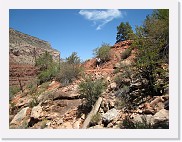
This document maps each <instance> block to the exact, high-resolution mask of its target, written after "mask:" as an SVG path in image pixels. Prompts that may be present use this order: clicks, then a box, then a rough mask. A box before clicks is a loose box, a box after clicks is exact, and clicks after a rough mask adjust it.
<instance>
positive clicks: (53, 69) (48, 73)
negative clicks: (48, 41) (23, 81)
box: [36, 51, 59, 84]
mask: <svg viewBox="0 0 182 142" xmlns="http://www.w3.org/2000/svg"><path fill="white" fill-rule="evenodd" d="M36 67H38V68H39V70H40V72H39V74H38V79H39V80H40V84H42V83H44V82H46V81H49V80H51V79H52V78H53V77H55V76H56V75H57V73H58V71H59V65H58V63H56V62H54V61H53V58H52V56H51V55H50V54H49V53H48V52H47V51H46V52H45V53H44V54H43V55H42V56H40V57H39V58H38V59H37V60H36Z"/></svg>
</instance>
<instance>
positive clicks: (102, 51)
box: [93, 43, 111, 62]
mask: <svg viewBox="0 0 182 142" xmlns="http://www.w3.org/2000/svg"><path fill="white" fill-rule="evenodd" d="M110 49H111V46H110V45H109V44H107V43H103V44H102V45H101V47H98V48H96V49H94V51H93V52H94V55H95V56H96V57H99V58H100V59H101V61H102V62H107V61H109V60H110V58H111V53H110Z"/></svg>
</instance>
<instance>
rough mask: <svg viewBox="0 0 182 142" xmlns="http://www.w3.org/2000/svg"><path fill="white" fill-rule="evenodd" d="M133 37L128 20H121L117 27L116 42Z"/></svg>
mask: <svg viewBox="0 0 182 142" xmlns="http://www.w3.org/2000/svg"><path fill="white" fill-rule="evenodd" d="M133 37H134V33H133V30H132V27H131V25H130V24H129V23H128V22H126V23H124V22H121V23H120V25H119V26H118V27H117V36H116V43H117V42H120V41H124V40H128V39H133Z"/></svg>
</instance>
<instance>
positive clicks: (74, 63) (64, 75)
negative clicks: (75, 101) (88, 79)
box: [56, 52, 82, 86]
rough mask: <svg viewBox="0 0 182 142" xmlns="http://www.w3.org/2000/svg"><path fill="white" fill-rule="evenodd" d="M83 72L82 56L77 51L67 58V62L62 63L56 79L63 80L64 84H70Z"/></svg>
mask: <svg viewBox="0 0 182 142" xmlns="http://www.w3.org/2000/svg"><path fill="white" fill-rule="evenodd" d="M81 72H82V67H81V66H80V58H79V57H78V56H77V54H76V53H75V52H73V53H72V54H71V56H69V57H68V58H66V61H65V62H62V63H61V64H60V71H59V73H58V74H57V76H56V80H57V81H59V82H61V83H62V85H63V86H65V85H68V84H69V83H71V82H72V81H73V80H74V79H77V78H78V77H79V76H80V74H81Z"/></svg>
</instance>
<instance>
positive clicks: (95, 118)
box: [90, 113, 101, 126]
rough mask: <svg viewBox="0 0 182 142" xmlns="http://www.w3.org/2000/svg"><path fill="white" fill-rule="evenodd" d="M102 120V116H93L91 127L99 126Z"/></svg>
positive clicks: (98, 114) (97, 114)
mask: <svg viewBox="0 0 182 142" xmlns="http://www.w3.org/2000/svg"><path fill="white" fill-rule="evenodd" d="M100 120H101V114H100V113H96V114H95V115H93V116H92V118H91V120H90V125H91V126H94V125H97V124H98V123H99V121H100Z"/></svg>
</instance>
